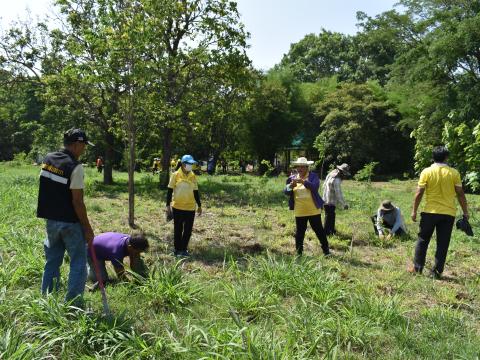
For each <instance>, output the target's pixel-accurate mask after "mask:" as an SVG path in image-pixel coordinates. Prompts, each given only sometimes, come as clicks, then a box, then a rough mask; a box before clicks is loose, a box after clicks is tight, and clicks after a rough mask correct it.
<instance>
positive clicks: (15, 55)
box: [0, 0, 480, 190]
mask: <svg viewBox="0 0 480 360" xmlns="http://www.w3.org/2000/svg"><path fill="white" fill-rule="evenodd" d="M55 4H56V8H57V10H58V19H57V20H56V21H55V22H49V23H38V24H33V23H26V24H17V25H15V26H13V27H12V28H10V29H7V30H6V31H3V32H2V34H1V39H0V83H1V87H0V130H1V131H0V160H10V159H12V158H13V156H14V155H15V154H16V153H19V152H25V153H28V154H30V156H31V157H32V158H33V159H34V158H35V157H36V156H37V155H41V154H43V153H45V152H46V151H49V150H52V149H53V148H55V147H57V146H59V145H60V144H59V139H60V138H61V137H60V136H59V135H60V134H61V131H62V130H64V129H65V128H68V127H71V126H82V127H85V128H86V129H87V130H88V131H89V132H91V133H92V137H93V138H95V140H96V141H97V143H98V145H99V146H98V147H97V148H96V149H94V150H93V151H90V153H89V155H88V156H89V157H90V160H93V158H94V157H95V156H96V155H100V154H101V155H103V156H104V158H105V175H104V176H105V177H104V181H105V182H106V183H111V182H112V181H113V178H112V168H113V167H115V166H116V167H118V166H122V164H125V163H126V159H127V158H128V157H131V156H132V155H131V154H130V155H129V154H128V153H127V149H128V141H129V140H128V139H132V136H133V135H134V137H133V139H134V140H135V141H134V142H135V144H136V146H135V148H134V152H135V156H136V158H138V159H140V160H143V161H145V162H147V161H149V160H151V159H152V158H153V157H154V156H159V157H161V158H162V168H163V177H162V182H163V183H164V184H165V182H166V179H167V178H166V176H167V174H168V172H167V170H168V166H169V164H170V160H171V157H172V156H173V155H174V154H182V153H185V152H191V153H193V154H194V155H195V156H197V157H200V158H208V157H213V158H214V160H215V161H216V160H218V159H220V158H227V159H228V158H231V159H234V158H235V159H241V158H242V159H257V160H259V161H260V160H269V161H271V162H273V159H274V157H275V154H276V153H277V152H279V151H281V150H282V149H283V148H285V147H288V146H289V145H290V144H291V143H292V141H293V140H294V139H301V143H302V146H303V147H305V148H306V149H308V150H309V153H311V154H316V153H319V152H320V154H321V155H323V154H324V155H325V157H324V160H325V164H326V166H328V165H329V164H331V163H340V162H348V163H350V164H351V166H352V169H353V170H354V171H355V170H359V169H361V168H363V167H364V166H365V165H366V164H369V163H372V162H378V163H379V165H378V167H377V170H376V171H377V172H378V173H380V174H383V175H391V176H399V175H402V174H405V173H407V174H410V175H413V174H414V173H415V171H418V170H419V169H421V168H422V167H424V166H426V165H427V164H428V163H429V161H430V153H431V149H432V147H433V146H435V145H437V144H439V143H444V144H446V145H447V146H448V147H449V149H450V151H451V154H452V155H451V162H452V163H453V164H454V165H455V166H456V167H457V168H458V169H459V170H460V171H461V173H462V175H463V176H464V177H465V179H466V182H467V185H468V186H469V187H470V188H471V189H473V190H479V189H480V122H479V118H480V117H479V115H480V96H479V94H480V15H479V14H480V0H468V1H467V0H455V1H453V0H403V1H400V6H399V7H397V8H396V9H393V10H390V11H386V12H384V13H382V14H379V15H377V16H375V17H370V16H367V15H366V14H365V13H362V12H359V13H358V14H357V20H358V29H359V31H358V33H357V34H356V35H345V34H340V33H335V32H330V31H326V30H321V31H320V32H319V33H318V34H308V35H306V36H305V37H304V38H303V39H302V40H300V41H299V42H298V43H295V44H292V45H291V48H290V51H289V52H288V53H287V54H285V56H284V57H283V59H282V60H281V62H280V63H279V64H277V65H276V66H274V67H273V68H272V69H271V70H270V71H268V72H267V73H261V72H259V71H257V70H255V69H254V68H253V67H252V66H251V63H250V60H249V59H248V57H247V56H246V54H245V49H246V42H247V39H248V33H247V31H246V30H245V28H244V26H243V25H242V23H241V19H240V16H239V14H238V11H237V7H236V3H235V2H234V1H227V0H156V1H153V0H57V1H56V2H55ZM319 26H320V24H319ZM129 136H130V137H129Z"/></svg>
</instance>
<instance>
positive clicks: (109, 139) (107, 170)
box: [103, 130, 115, 185]
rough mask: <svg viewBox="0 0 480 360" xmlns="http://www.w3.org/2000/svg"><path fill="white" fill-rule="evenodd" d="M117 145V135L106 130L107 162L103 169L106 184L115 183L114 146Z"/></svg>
mask: <svg viewBox="0 0 480 360" xmlns="http://www.w3.org/2000/svg"><path fill="white" fill-rule="evenodd" d="M114 145H115V137H114V136H113V134H112V133H111V132H110V130H106V131H105V164H104V169H103V183H104V184H105V185H112V184H113V175H112V170H113V156H114V155H113V148H114Z"/></svg>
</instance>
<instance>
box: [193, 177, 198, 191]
mask: <svg viewBox="0 0 480 360" xmlns="http://www.w3.org/2000/svg"><path fill="white" fill-rule="evenodd" d="M192 184H193V190H194V191H195V190H198V183H197V177H196V176H195V175H193V179H192Z"/></svg>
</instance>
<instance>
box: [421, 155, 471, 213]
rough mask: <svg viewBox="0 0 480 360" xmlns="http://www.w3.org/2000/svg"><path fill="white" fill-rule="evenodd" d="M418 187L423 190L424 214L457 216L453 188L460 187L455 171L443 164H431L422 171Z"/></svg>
mask: <svg viewBox="0 0 480 360" xmlns="http://www.w3.org/2000/svg"><path fill="white" fill-rule="evenodd" d="M418 186H419V187H421V188H425V198H426V199H425V207H424V209H423V211H424V212H426V213H431V214H444V215H451V216H455V215H456V214H457V206H456V203H455V201H456V198H457V193H456V192H455V186H459V187H461V186H462V180H461V179H460V173H459V172H458V171H457V170H455V169H454V168H451V167H450V166H448V165H445V164H433V165H432V166H430V167H428V168H426V169H424V170H423V171H422V173H421V174H420V179H419V180H418Z"/></svg>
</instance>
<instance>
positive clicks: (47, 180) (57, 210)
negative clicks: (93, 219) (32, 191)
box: [37, 149, 79, 223]
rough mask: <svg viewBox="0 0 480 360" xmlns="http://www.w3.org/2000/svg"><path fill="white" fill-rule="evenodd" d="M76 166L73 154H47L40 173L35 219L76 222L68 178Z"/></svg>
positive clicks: (66, 151) (58, 152) (64, 152)
mask: <svg viewBox="0 0 480 360" xmlns="http://www.w3.org/2000/svg"><path fill="white" fill-rule="evenodd" d="M78 164H79V162H78V161H77V160H75V157H74V156H73V154H72V153H71V152H70V151H68V150H65V149H63V150H60V151H57V152H53V153H49V154H47V156H46V157H45V159H44V160H43V163H42V170H41V171H40V187H39V191H38V207H37V217H39V218H44V219H49V220H57V221H64V222H70V223H76V222H78V216H77V214H76V212H75V209H74V207H73V203H72V191H71V190H70V176H71V175H72V172H73V169H75V167H76V166H77V165H78Z"/></svg>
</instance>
